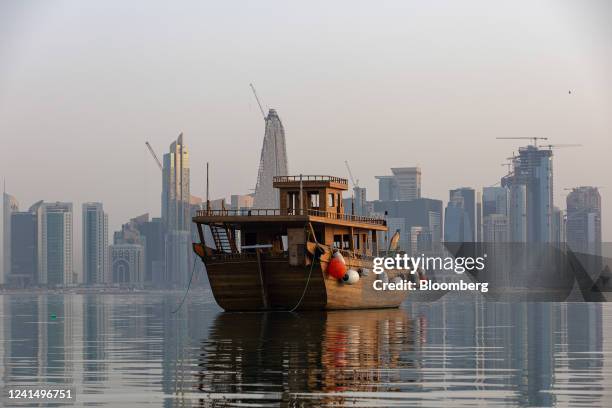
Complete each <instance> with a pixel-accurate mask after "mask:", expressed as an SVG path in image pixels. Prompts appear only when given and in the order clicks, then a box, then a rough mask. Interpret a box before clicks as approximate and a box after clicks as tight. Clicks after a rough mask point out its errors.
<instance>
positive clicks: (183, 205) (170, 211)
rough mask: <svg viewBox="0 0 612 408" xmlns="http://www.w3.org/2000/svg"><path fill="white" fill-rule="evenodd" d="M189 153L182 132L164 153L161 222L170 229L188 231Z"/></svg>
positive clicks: (189, 224)
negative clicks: (168, 150)
mask: <svg viewBox="0 0 612 408" xmlns="http://www.w3.org/2000/svg"><path fill="white" fill-rule="evenodd" d="M189 199H190V193H189V153H188V151H187V146H185V144H184V143H183V134H182V133H181V134H180V135H179V137H178V139H177V140H176V141H174V142H172V144H171V145H170V152H168V153H166V154H164V165H163V170H162V222H163V224H164V229H165V230H166V231H168V232H170V231H190V230H191V218H190V208H189V205H190V204H189Z"/></svg>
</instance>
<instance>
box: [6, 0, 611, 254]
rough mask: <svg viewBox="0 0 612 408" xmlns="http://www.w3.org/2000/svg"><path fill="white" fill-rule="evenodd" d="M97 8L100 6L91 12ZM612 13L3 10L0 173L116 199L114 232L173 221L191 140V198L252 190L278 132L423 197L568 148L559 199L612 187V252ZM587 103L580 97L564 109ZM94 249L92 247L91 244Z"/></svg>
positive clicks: (569, 9) (359, 5)
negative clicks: (147, 218) (167, 197)
mask: <svg viewBox="0 0 612 408" xmlns="http://www.w3.org/2000/svg"><path fill="white" fill-rule="evenodd" d="M85 5H86V7H85ZM611 22H612V2H610V1H606V0H601V1H563V0H561V1H560V0H554V1H537V2H535V1H524V2H521V1H512V2H508V1H506V2H501V1H500V2H497V1H490V0H482V1H452V0H449V1H418V2H417V1H398V2H381V1H369V2H356V1H345V2H341V1H334V2H330V1H321V2H315V1H308V2H299V3H298V2H289V1H278V2H266V1H252V2H246V1H241V2H230V1H214V2H213V1H210V2H204V1H196V2H193V3H189V2H181V4H177V2H172V3H171V2H164V3H157V2H152V1H143V2H135V1H130V2H125V1H116V2H114V1H108V0H105V1H99V2H87V3H84V2H80V1H39V2H29V1H13V2H11V1H3V2H1V3H0V137H1V140H2V148H1V149H0V175H1V176H3V177H6V179H7V186H8V187H7V189H8V191H9V192H10V193H11V194H13V195H15V196H16V197H17V198H18V200H19V201H20V204H21V206H22V208H26V207H27V206H29V205H30V204H31V203H32V202H34V201H36V200H38V199H44V200H47V201H55V200H61V201H73V202H74V203H75V210H76V211H75V222H76V239H77V240H79V239H80V219H79V218H80V205H81V203H82V202H84V201H103V202H104V206H105V209H106V211H107V212H108V213H109V217H110V224H111V230H115V229H117V228H118V226H119V225H120V224H121V223H123V222H125V221H127V219H128V218H130V217H133V216H136V215H138V214H141V213H144V212H150V213H152V214H154V215H156V216H157V215H159V211H160V209H159V208H160V194H161V177H160V172H159V170H158V168H157V167H156V165H155V164H154V162H153V160H152V159H151V157H150V156H149V153H148V152H147V150H146V148H145V145H144V142H145V140H149V141H150V142H151V144H152V145H153V147H154V148H155V149H156V150H157V153H158V154H159V155H160V156H161V155H162V154H163V153H164V152H165V151H166V150H167V149H168V145H169V144H170V142H171V141H172V139H173V138H175V137H176V135H178V133H179V132H181V131H183V132H184V134H185V140H186V143H187V145H188V147H189V150H190V155H191V166H192V167H191V168H192V185H191V189H192V193H193V194H195V195H203V194H204V193H203V192H204V180H205V176H204V166H205V162H206V161H210V163H211V194H212V195H213V197H220V196H226V197H229V195H230V194H231V193H247V192H249V191H250V189H252V188H254V186H255V182H256V176H257V166H258V163H259V155H260V147H261V142H262V138H263V129H264V124H263V120H262V118H261V115H260V113H259V110H258V108H257V105H256V103H255V101H254V99H253V96H252V94H251V92H250V89H249V82H254V83H255V85H256V87H257V90H258V92H259V94H260V96H261V98H262V99H263V101H264V104H265V105H266V106H268V107H273V108H276V109H277V110H278V112H279V115H280V117H281V119H282V121H283V123H284V125H285V129H286V132H287V149H288V157H289V168H290V172H291V173H300V172H301V173H305V174H306V173H319V174H333V175H340V176H346V170H345V167H344V160H345V159H348V160H349V161H350V163H351V166H352V168H353V172H354V174H355V176H356V177H357V178H359V180H360V183H361V184H362V185H364V186H366V187H368V196H369V198H370V199H373V198H375V197H377V194H378V189H377V185H376V182H375V179H374V176H375V175H381V174H388V173H390V170H389V168H390V167H394V166H413V165H419V166H421V168H422V172H423V195H424V196H426V197H432V198H439V199H442V200H444V201H445V202H446V200H447V199H448V190H449V189H450V188H455V187H459V186H472V187H477V188H481V187H482V186H487V185H492V184H494V183H496V182H497V181H498V180H499V178H500V176H502V175H503V174H504V171H505V168H504V167H502V166H501V163H502V162H504V161H505V158H506V157H508V156H510V155H511V154H512V152H513V151H516V149H517V147H518V146H519V145H520V143H519V141H512V140H505V141H503V140H495V137H496V136H548V137H549V138H550V142H551V143H582V144H584V147H581V148H566V149H559V150H558V151H556V152H555V157H554V169H555V180H554V184H555V200H556V204H557V205H560V206H561V207H563V208H564V207H565V201H564V198H565V194H566V191H564V190H563V189H564V188H566V187H574V186H578V185H596V186H601V187H603V189H602V190H601V194H602V199H603V206H604V214H603V220H604V239H606V240H608V241H610V240H611V239H612V185H611V184H612V183H611V181H610V170H609V168H608V166H609V163H610V161H609V157H610V152H611V151H612V24H611ZM569 90H571V91H572V93H571V94H568V91H569ZM76 244H77V247H80V245H79V242H78V241H77V242H76Z"/></svg>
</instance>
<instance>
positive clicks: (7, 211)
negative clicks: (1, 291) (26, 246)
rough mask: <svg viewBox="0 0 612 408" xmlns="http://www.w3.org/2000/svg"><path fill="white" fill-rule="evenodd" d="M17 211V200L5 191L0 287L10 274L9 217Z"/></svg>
mask: <svg viewBox="0 0 612 408" xmlns="http://www.w3.org/2000/svg"><path fill="white" fill-rule="evenodd" d="M15 211H19V203H18V202H17V199H16V198H15V197H13V196H12V195H10V194H7V193H6V191H4V192H3V194H2V223H3V224H2V225H3V231H2V257H3V258H2V259H3V265H2V274H0V285H4V284H6V283H7V280H8V275H9V274H10V273H11V215H12V214H13V213H14V212H15Z"/></svg>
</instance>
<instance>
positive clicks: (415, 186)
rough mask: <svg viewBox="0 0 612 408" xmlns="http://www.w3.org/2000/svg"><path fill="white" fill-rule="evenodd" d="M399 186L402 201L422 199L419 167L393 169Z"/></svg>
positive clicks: (398, 193)
mask: <svg viewBox="0 0 612 408" xmlns="http://www.w3.org/2000/svg"><path fill="white" fill-rule="evenodd" d="M391 171H392V172H393V177H394V178H395V183H396V185H397V196H398V200H400V201H409V200H416V199H417V198H421V169H420V168H419V167H395V168H392V169H391Z"/></svg>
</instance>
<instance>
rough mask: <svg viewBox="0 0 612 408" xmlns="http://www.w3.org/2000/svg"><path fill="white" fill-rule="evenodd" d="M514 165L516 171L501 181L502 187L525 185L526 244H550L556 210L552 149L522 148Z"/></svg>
mask: <svg viewBox="0 0 612 408" xmlns="http://www.w3.org/2000/svg"><path fill="white" fill-rule="evenodd" d="M513 165H514V171H513V172H512V173H511V174H509V175H507V176H505V177H504V178H502V186H503V187H511V186H514V185H524V186H525V194H526V197H525V198H526V200H525V203H526V215H527V217H526V218H527V219H526V228H527V231H526V232H527V241H526V242H551V241H552V230H553V224H552V214H553V207H554V203H553V166H552V150H550V149H541V148H539V147H537V146H526V147H521V148H519V155H518V156H516V157H515V158H514V160H513ZM511 222H512V221H511Z"/></svg>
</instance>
